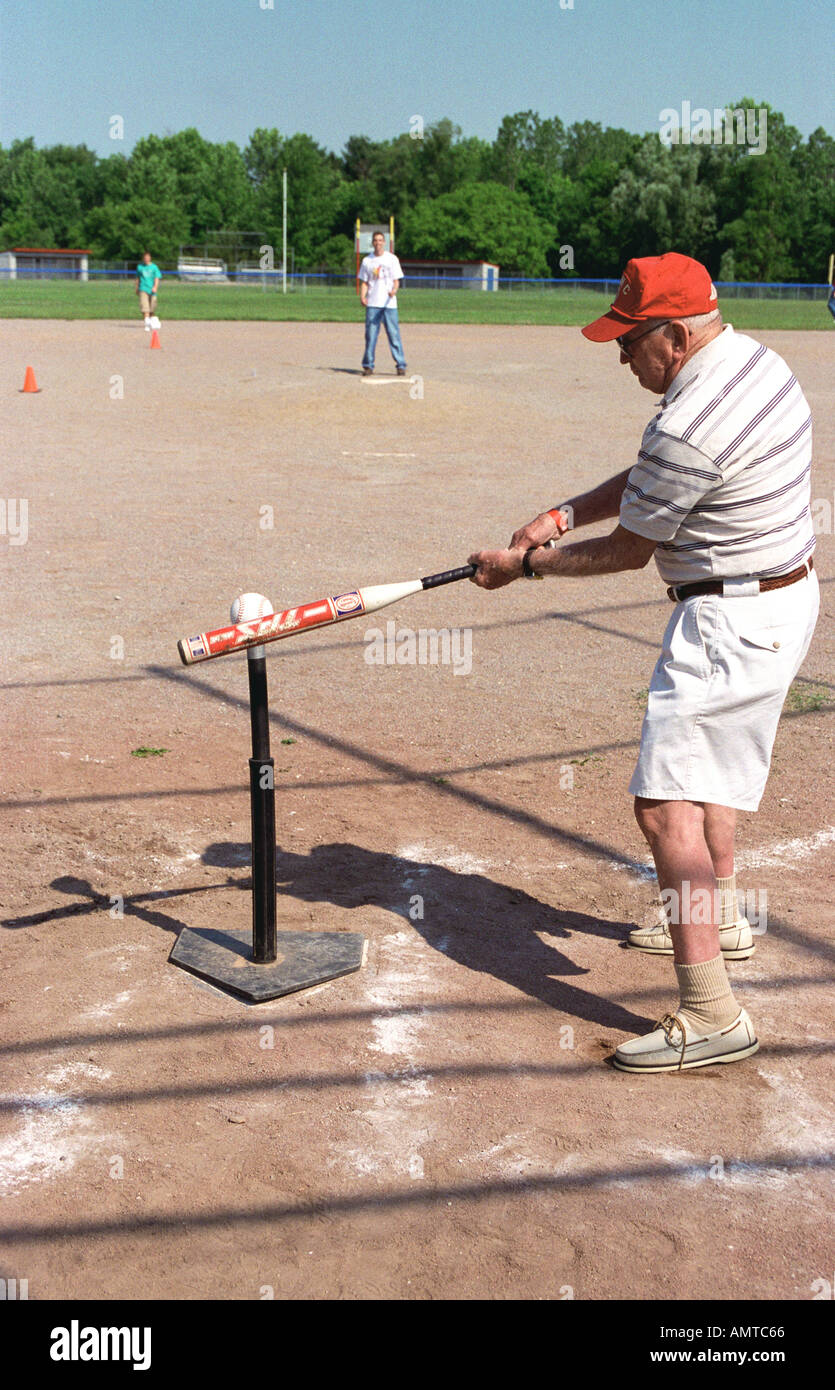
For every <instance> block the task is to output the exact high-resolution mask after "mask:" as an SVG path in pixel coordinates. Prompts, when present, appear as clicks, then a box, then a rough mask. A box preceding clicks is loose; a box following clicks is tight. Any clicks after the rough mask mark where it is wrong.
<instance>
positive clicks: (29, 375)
mask: <svg viewBox="0 0 835 1390" xmlns="http://www.w3.org/2000/svg"><path fill="white" fill-rule="evenodd" d="M40 389H41V388H40V386H39V385H38V383H37V382H36V380H35V373H34V370H33V369H32V368H31V367H27V368H26V376H25V378H24V381H23V386H22V387H21V394H22V393H23V391H40Z"/></svg>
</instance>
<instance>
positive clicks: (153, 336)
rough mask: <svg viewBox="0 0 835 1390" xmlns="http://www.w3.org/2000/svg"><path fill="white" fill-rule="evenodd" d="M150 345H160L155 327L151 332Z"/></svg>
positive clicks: (159, 346)
mask: <svg viewBox="0 0 835 1390" xmlns="http://www.w3.org/2000/svg"><path fill="white" fill-rule="evenodd" d="M151 347H158V348H161V347H162V343H161V342H160V340H159V334H158V333H157V330H156V329H154V331H153V333H152V334H151Z"/></svg>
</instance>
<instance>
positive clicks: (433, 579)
mask: <svg viewBox="0 0 835 1390" xmlns="http://www.w3.org/2000/svg"><path fill="white" fill-rule="evenodd" d="M475 571H476V567H475V565H462V566H461V567H460V569H457V570H442V571H441V573H440V574H427V575H426V576H425V578H423V579H421V581H420V582H421V584H422V585H423V587H424V589H437V588H438V587H439V585H441V584H455V583H456V581H457V580H459V579H472V577H473V575H474V574H475Z"/></svg>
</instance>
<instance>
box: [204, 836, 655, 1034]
mask: <svg viewBox="0 0 835 1390" xmlns="http://www.w3.org/2000/svg"><path fill="white" fill-rule="evenodd" d="M202 857H203V860H204V862H205V863H207V864H212V865H215V866H217V867H223V868H227V869H229V868H234V867H240V866H241V865H242V864H244V863H246V864H248V863H249V846H248V845H245V844H230V843H220V844H213V845H209V846H208V847H207V849H206V850H205V852H204V854H203V856H202ZM276 878H277V885H278V886H277V892H278V895H279V896H280V895H282V894H283V895H285V896H287V897H292V898H295V899H297V900H299V901H301V902H306V903H332V904H334V905H335V906H338V907H343V908H348V909H349V910H355V909H362V908H367V907H380V908H383V909H385V910H386V911H387V912H391V913H394V914H395V916H397V917H400V918H402V919H403V922H404V925H405V926H406V927H407V928H411V929H413V930H415V931H417V932H419V933H420V935H421V936H422V937H423V938H424V940H425V941H426V942H427V944H428V945H429V946H431V947H432V949H433V950H436V951H440V952H441V953H442V954H443V955H445V956H447V957H448V958H449V959H450V960H454V961H456V962H457V963H458V964H459V965H462V966H464V967H465V968H466V969H468V970H475V971H478V972H479V973H482V974H488V975H492V976H494V978H495V979H497V980H502V981H504V982H505V983H506V984H509V985H511V986H512V987H513V988H514V989H518V990H520V991H521V992H522V993H523V994H526V995H529V996H531V997H532V998H534V999H539V1000H540V1001H541V1002H542V1003H543V1004H546V1005H548V1007H550V1008H553V1009H557V1010H559V1011H560V1012H561V1013H566V1014H571V1015H574V1016H576V1017H577V1018H580V1019H583V1020H584V1021H585V1022H587V1023H594V1024H599V1025H601V1026H604V1027H607V1028H615V1029H623V1030H625V1031H629V1032H635V1031H636V1029H637V1030H640V1031H642V1032H646V1031H647V1025H648V1024H651V1023H652V1020H651V1019H647V1018H645V1017H642V1016H641V1015H639V1014H635V1013H633V1012H632V1011H631V1010H630V1009H627V1008H624V1007H623V1006H622V1005H620V1004H617V1003H614V1002H612V1001H611V1000H607V999H605V998H602V997H600V996H599V995H597V994H596V993H593V992H591V991H589V990H586V989H581V988H580V987H579V986H578V985H576V984H573V983H569V980H570V979H571V978H572V977H576V976H579V975H587V974H588V973H589V972H588V971H587V970H585V969H583V968H582V967H580V966H577V965H575V964H574V962H573V961H572V960H571V959H570V957H569V956H567V955H565V954H564V953H563V952H562V951H561V950H559V949H558V948H557V946H556V945H555V943H554V938H557V939H562V940H569V939H570V938H571V936H572V935H573V934H574V933H586V934H589V935H593V936H599V937H604V938H605V939H607V940H609V941H611V942H612V946H613V951H612V963H613V967H614V969H615V970H616V969H617V959H618V957H617V956H616V954H615V951H614V947H615V945H616V944H617V943H620V942H622V941H623V939H624V937H625V935H626V932H627V931H628V930H629V928H630V927H631V926H632V925H633V924H632V923H627V922H607V921H602V920H601V919H599V918H597V917H590V916H588V915H587V914H586V913H583V912H573V911H568V910H565V909H557V908H554V907H551V906H550V905H549V904H547V903H543V902H540V901H539V900H538V899H537V898H534V897H532V896H531V894H529V893H526V892H525V891H524V890H523V889H520V888H515V887H511V886H509V885H507V884H503V883H497V882H495V881H494V880H493V879H491V878H488V877H487V876H486V875H485V874H481V873H466V872H463V873H462V872H456V871H454V870H452V869H449V868H447V867H445V866H444V865H442V864H426V863H419V862H418V861H416V860H412V859H407V858H400V857H398V856H397V855H393V854H387V853H383V852H380V851H377V850H370V849H366V848H364V847H363V846H361V845H354V844H344V843H343V844H330V845H316V846H314V848H313V849H312V850H311V851H310V853H309V854H295V853H294V852H293V851H292V850H286V849H279V850H278V852H277V858H276ZM279 928H280V913H279ZM543 937H545V938H546V939H543Z"/></svg>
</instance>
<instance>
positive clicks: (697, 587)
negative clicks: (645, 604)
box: [667, 559, 815, 603]
mask: <svg viewBox="0 0 835 1390" xmlns="http://www.w3.org/2000/svg"><path fill="white" fill-rule="evenodd" d="M814 568H815V562H814V560H812V559H810V560H809V563H808V566H807V565H801V566H800V567H799V569H796V570H789V573H788V574H778V575H776V576H775V577H774V579H761V580H760V581H759V585H760V593H761V594H764V593H765V592H766V590H768V589H785V587H786V585H787V584H796V583H797V581H798V579H805V578H806V576H807V575H808V574H810V573H811V571H812V570H813V569H814ZM735 577H736V578H737V579H745V578H747V577H748V576H746V575H736V576H735ZM756 577H757V576H756V575H755V574H752V575H751V576H750V579H751V581H753V580H755V579H756ZM724 583H725V581H724V580H723V579H703V580H702V581H701V582H700V583H698V584H678V585H671V586H670V588H669V589H668V590H667V598H669V599H672V601H673V603H681V602H683V600H684V599H686V598H695V597H696V595H697V594H721V593H724Z"/></svg>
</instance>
